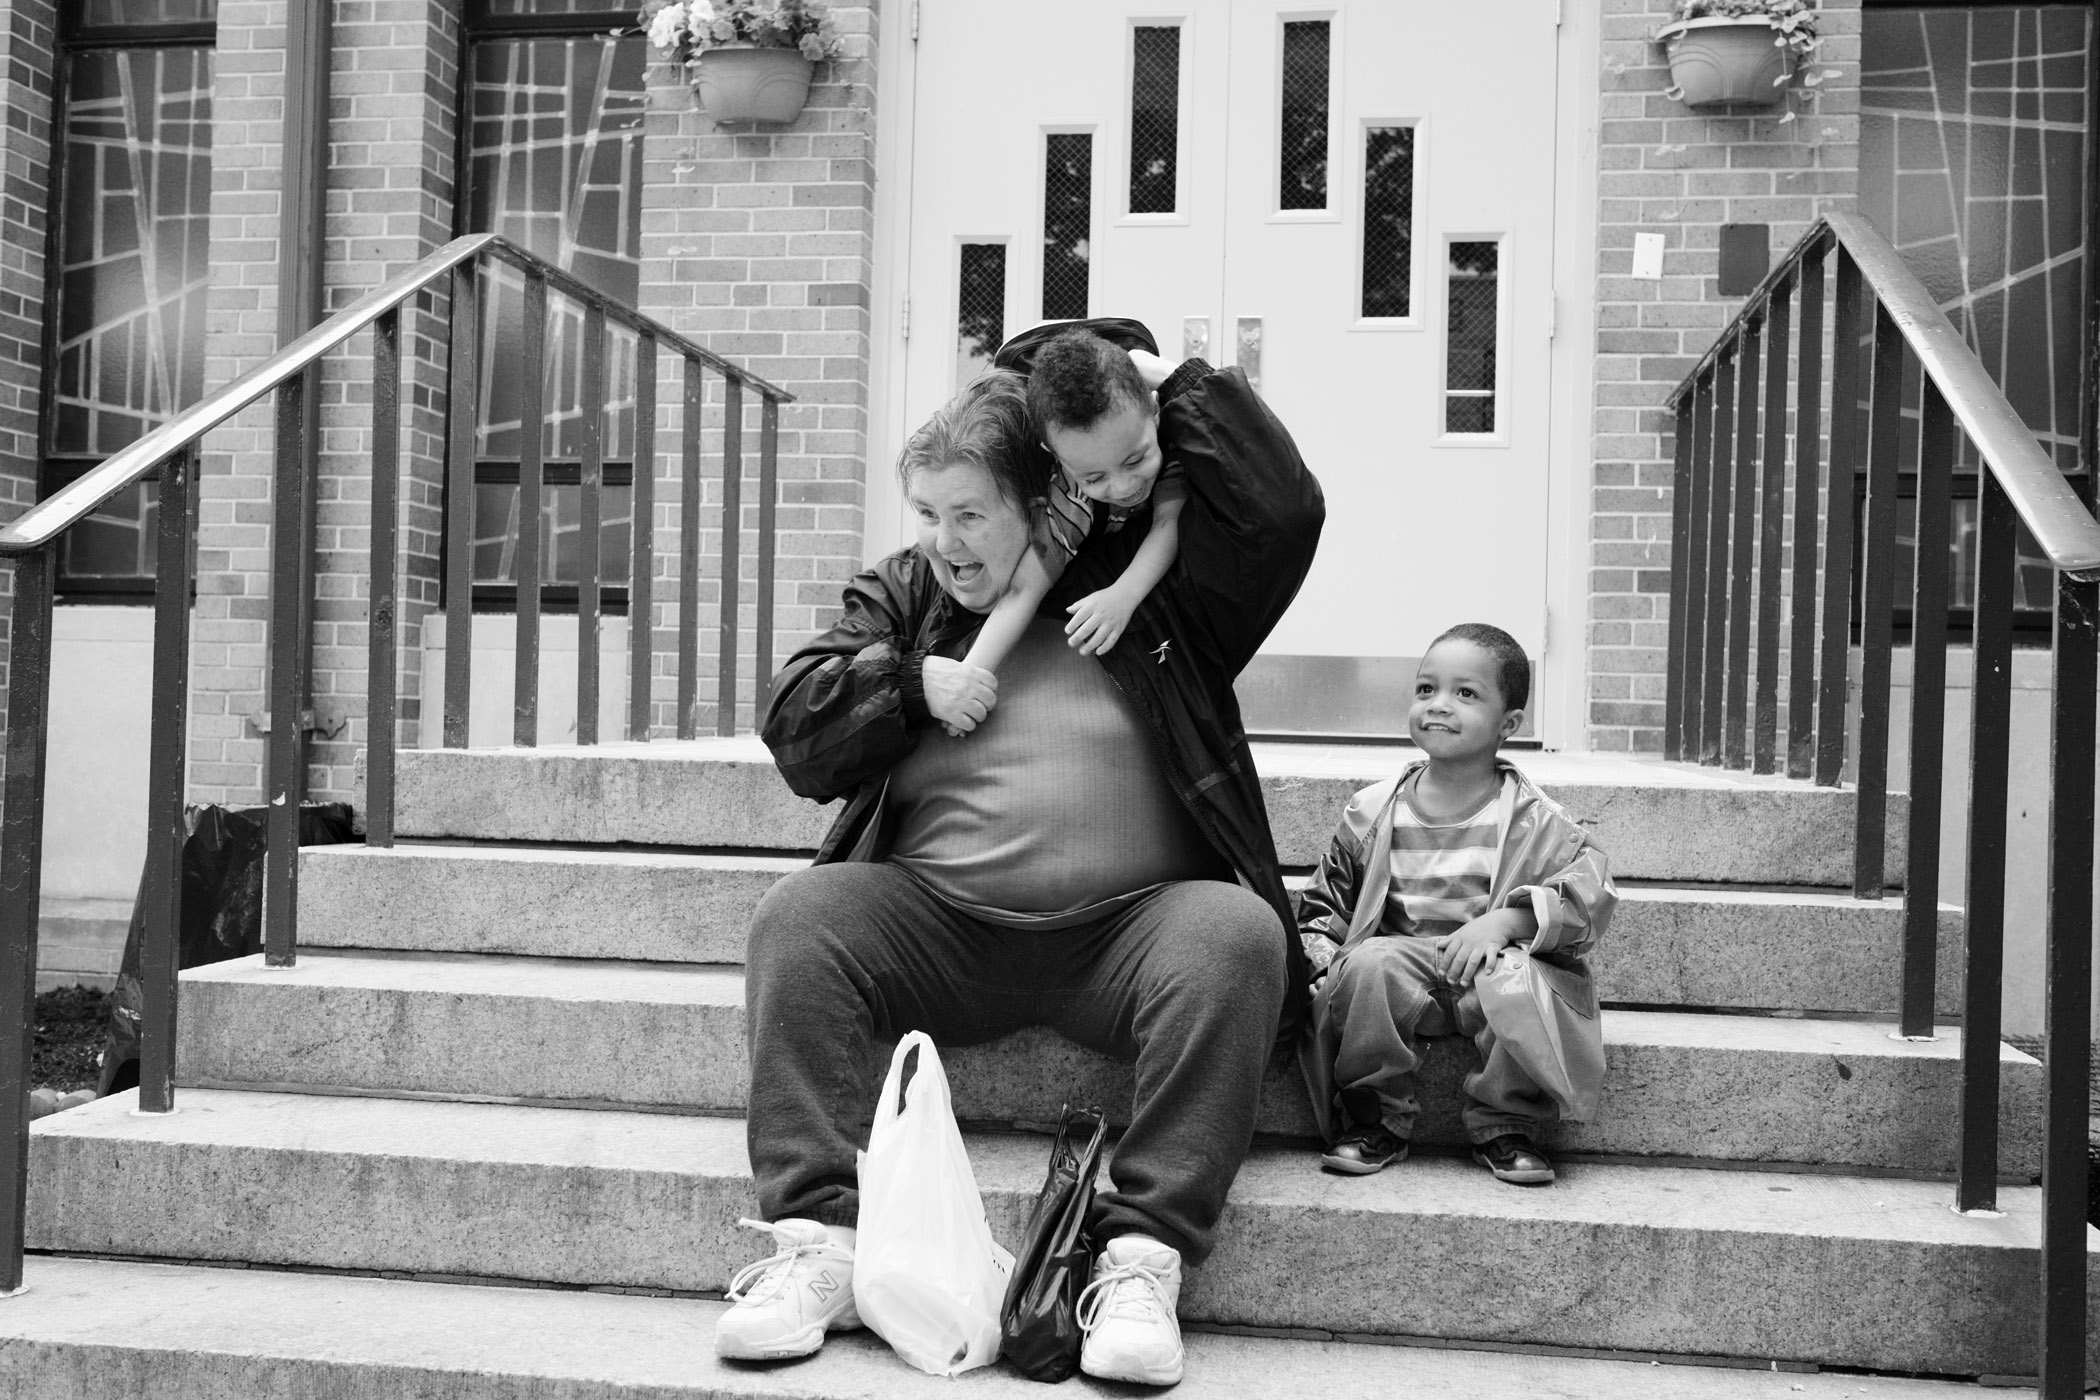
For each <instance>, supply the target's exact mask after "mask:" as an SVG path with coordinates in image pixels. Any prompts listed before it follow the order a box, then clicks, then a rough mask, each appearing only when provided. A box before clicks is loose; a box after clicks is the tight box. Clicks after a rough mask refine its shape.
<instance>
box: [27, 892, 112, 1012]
mask: <svg viewBox="0 0 2100 1400" xmlns="http://www.w3.org/2000/svg"><path fill="white" fill-rule="evenodd" d="M130 929H131V904H130V902H129V901H128V900H122V899H47V900H44V901H43V902H42V903H40V904H39V905H38V906H37V919H36V989H37V990H38V991H40V992H43V991H49V990H50V989H52V988H53V987H73V986H84V987H97V988H100V989H101V990H103V991H108V990H109V989H110V988H111V987H114V986H116V985H117V971H118V968H119V967H120V965H121V964H122V963H123V961H124V936H125V934H127V933H128V932H129V931H130Z"/></svg>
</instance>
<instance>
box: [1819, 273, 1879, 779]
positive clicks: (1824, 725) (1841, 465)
mask: <svg viewBox="0 0 2100 1400" xmlns="http://www.w3.org/2000/svg"><path fill="white" fill-rule="evenodd" d="M1836 302H1837V305H1836V308H1835V314H1834V316H1833V318H1832V324H1833V327H1834V330H1833V333H1832V336H1831V342H1830V347H1831V348H1830V472H1829V485H1828V486H1827V487H1825V488H1824V493H1823V646H1822V656H1821V658H1820V659H1819V662H1818V665H1817V668H1816V669H1817V671H1818V672H1819V674H1820V677H1821V684H1820V686H1819V687H1818V694H1817V699H1816V773H1815V778H1816V785H1817V786H1818V787H1836V786H1837V785H1838V783H1839V782H1840V781H1842V780H1843V778H1844V772H1845V706H1846V700H1847V695H1846V692H1847V690H1848V689H1849V688H1850V685H1851V679H1852V569H1853V549H1852V531H1853V520H1854V517H1853V513H1852V483H1853V482H1854V480H1856V479H1857V476H1858V472H1859V447H1858V443H1859V372H1860V360H1861V357H1862V353H1863V351H1862V345H1861V334H1860V318H1861V312H1863V311H1864V310H1865V309H1866V308H1865V307H1864V306H1863V305H1862V298H1861V287H1860V275H1859V264H1858V263H1857V262H1855V261H1854V260H1853V257H1852V254H1850V253H1849V252H1847V251H1846V250H1845V249H1844V247H1843V246H1842V245H1840V246H1839V247H1838V249H1837V296H1836Z"/></svg>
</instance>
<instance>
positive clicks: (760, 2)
mask: <svg viewBox="0 0 2100 1400" xmlns="http://www.w3.org/2000/svg"><path fill="white" fill-rule="evenodd" d="M641 21H642V28H643V30H644V31H645V32H646V33H647V34H648V36H649V42H650V44H651V45H653V46H654V47H656V48H658V49H660V50H662V51H664V52H665V53H668V54H669V55H671V57H672V59H673V60H674V61H675V62H677V63H678V64H679V66H680V67H681V68H683V69H684V70H685V80H686V82H687V83H688V84H689V85H690V86H691V87H692V89H693V91H694V92H696V93H698V94H699V97H700V105H701V106H702V107H703V108H705V109H706V111H707V114H708V115H709V116H710V117H713V118H714V119H715V120H716V121H718V122H736V121H759V122H791V121H793V120H794V119H795V117H796V115H797V114H798V113H800V112H801V110H802V104H803V103H805V102H807V101H808V100H809V78H810V70H811V69H812V68H813V67H814V66H815V65H816V64H818V63H820V62H822V61H823V60H825V59H827V58H831V57H833V56H834V55H835V54H836V53H837V52H838V39H837V36H836V34H835V33H834V32H833V29H832V25H831V16H830V14H829V13H828V12H827V11H826V10H825V7H824V6H823V5H821V4H817V3H815V0H649V3H648V4H646V5H644V6H643V7H642V13H641Z"/></svg>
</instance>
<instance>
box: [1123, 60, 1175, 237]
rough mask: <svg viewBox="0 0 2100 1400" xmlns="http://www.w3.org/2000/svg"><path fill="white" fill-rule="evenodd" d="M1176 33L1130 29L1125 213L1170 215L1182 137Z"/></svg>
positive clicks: (1172, 208)
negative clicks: (1176, 160) (1128, 176)
mask: <svg viewBox="0 0 2100 1400" xmlns="http://www.w3.org/2000/svg"><path fill="white" fill-rule="evenodd" d="M1180 123H1181V30H1180V28H1179V26H1174V25H1159V26H1153V25H1139V26H1137V27H1136V28H1134V29H1132V30H1131V31H1130V212H1131V213H1133V214H1171V213H1173V212H1174V179H1175V166H1174V159H1175V153H1176V151H1177V149H1178V145H1179V142H1180V138H1181V125H1180Z"/></svg>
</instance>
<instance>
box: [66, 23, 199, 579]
mask: <svg viewBox="0 0 2100 1400" xmlns="http://www.w3.org/2000/svg"><path fill="white" fill-rule="evenodd" d="M61 10H62V12H63V13H64V14H65V16H66V22H65V23H64V24H63V25H62V28H61V33H60V36H59V39H60V48H59V61H58V93H57V99H58V100H57V107H56V119H55V122H54V127H55V133H54V134H55V136H56V142H55V145H56V149H55V151H54V152H53V161H52V167H53V168H52V181H51V184H52V189H51V213H50V218H51V225H52V238H53V245H54V251H55V255H56V263H57V265H56V267H55V269H54V270H53V271H54V275H53V276H52V277H51V279H50V294H49V296H48V297H47V298H46V301H45V316H46V329H45V351H44V363H45V364H46V365H47V366H49V369H48V370H47V372H46V374H45V376H44V383H43V446H44V453H43V458H44V460H43V465H42V470H41V481H40V483H39V487H40V490H41V491H42V493H43V494H45V495H49V494H51V493H52V492H54V491H57V490H60V489H62V488H63V487H65V486H67V485H69V484H71V483H72V482H73V481H75V480H77V479H78V478H79V477H81V476H83V475H85V474H86V473H87V472H89V471H90V470H92V469H93V468H94V467H96V466H98V465H100V464H101V463H102V462H103V461H104V460H105V459H107V458H108V457H109V456H111V455H112V454H114V453H116V452H118V451H119V450H121V449H123V448H125V447H128V446H130V445H131V444H132V443H133V442H135V441H137V440H138V439H139V438H140V437H142V436H143V435H144V434H145V433H146V432H148V431H149V430H151V429H153V428H155V427H158V426H159V425H161V424H162V423H165V422H167V421H168V420H169V419H171V418H173V417H174V416H175V415H176V414H177V413H179V412H181V411H182V410H183V409H184V408H186V407H188V406H189V405H190V404H192V403H194V402H196V400H197V399H198V398H199V397H201V396H202V394H203V391H204V326H205V294H206V291H207V289H208V287H209V284H210V278H211V256H210V253H211V85H212V43H213V37H214V30H215V17H216V11H217V6H216V3H215V0H88V3H85V4H82V5H78V6H73V5H68V6H62V7H61ZM156 494H157V492H156V489H155V486H154V484H153V483H151V482H146V483H142V484H140V485H138V486H135V487H132V488H131V489H129V490H127V491H125V492H122V493H121V494H119V495H118V496H116V497H115V498H113V499H112V500H110V501H109V502H108V503H107V504H105V505H104V506H103V507H102V508H101V509H100V510H98V511H97V512H95V514H93V515H91V516H89V517H88V518H87V519H86V520H84V521H83V522H82V523H81V524H80V525H79V526H78V527H77V528H76V529H74V530H71V531H69V532H68V533H67V534H66V536H65V538H64V541H63V543H62V544H61V546H60V550H59V558H58V586H59V591H60V594H61V596H66V597H90V598H94V599H96V600H97V601H103V602H148V601H150V600H151V599H152V596H153V575H154V531H155V528H156V516H157V511H156V507H155V497H156Z"/></svg>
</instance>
